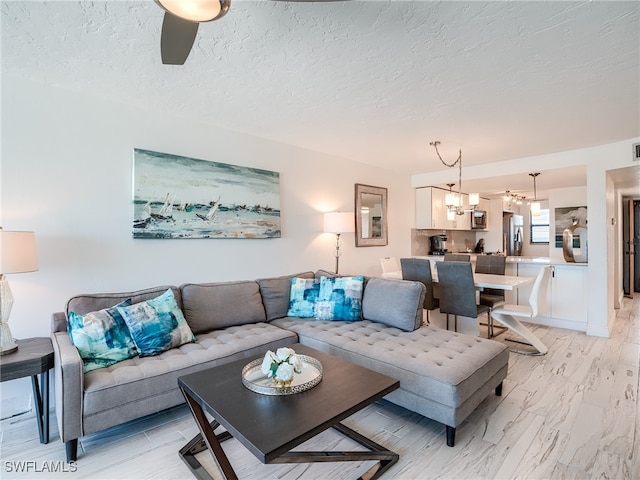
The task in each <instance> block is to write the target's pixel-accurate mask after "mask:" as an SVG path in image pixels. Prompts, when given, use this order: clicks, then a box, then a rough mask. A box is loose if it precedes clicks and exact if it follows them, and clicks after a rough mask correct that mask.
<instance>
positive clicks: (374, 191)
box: [355, 183, 388, 247]
mask: <svg viewBox="0 0 640 480" xmlns="http://www.w3.org/2000/svg"><path fill="white" fill-rule="evenodd" d="M355 210H356V247H376V246H382V245H386V244H387V242H388V236H387V189H386V188H383V187H372V186H371V185H362V184H360V183H356V208H355Z"/></svg>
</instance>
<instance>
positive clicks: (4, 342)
mask: <svg viewBox="0 0 640 480" xmlns="http://www.w3.org/2000/svg"><path fill="white" fill-rule="evenodd" d="M36 270H38V260H37V257H36V239H35V235H34V234H33V232H9V231H6V230H2V227H0V355H5V354H7V353H11V352H15V351H16V350H17V349H18V345H16V342H15V341H14V340H13V336H12V335H11V330H10V329H9V314H10V313H11V307H12V306H13V295H12V293H11V289H10V288H9V282H8V281H7V278H6V277H5V274H8V273H25V272H34V271H36Z"/></svg>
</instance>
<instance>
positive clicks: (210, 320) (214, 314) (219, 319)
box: [180, 281, 266, 335]
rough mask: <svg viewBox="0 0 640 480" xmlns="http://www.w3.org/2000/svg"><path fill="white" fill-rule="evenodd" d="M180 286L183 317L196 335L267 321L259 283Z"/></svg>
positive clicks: (190, 284)
mask: <svg viewBox="0 0 640 480" xmlns="http://www.w3.org/2000/svg"><path fill="white" fill-rule="evenodd" d="M180 289H181V291H182V302H183V305H184V316H185V318H186V319H187V323H188V324H189V326H190V327H191V330H192V331H193V333H195V334H196V335H197V334H199V333H205V332H210V331H211V330H215V329H218V328H226V327H231V326H233V325H245V324H248V323H258V322H264V321H265V320H266V316H265V313H264V306H263V305H262V297H261V295H260V289H259V286H258V283H257V282H253V281H246V282H222V283H188V284H185V285H182V286H181V287H180Z"/></svg>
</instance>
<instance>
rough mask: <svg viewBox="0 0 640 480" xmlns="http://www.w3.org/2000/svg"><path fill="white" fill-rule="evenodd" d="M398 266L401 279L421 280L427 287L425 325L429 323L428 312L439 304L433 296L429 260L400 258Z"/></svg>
mask: <svg viewBox="0 0 640 480" xmlns="http://www.w3.org/2000/svg"><path fill="white" fill-rule="evenodd" d="M400 268H401V270H402V279H403V280H413V281H416V282H421V283H422V284H424V286H425V287H426V289H427V293H426V295H425V296H424V304H423V308H425V309H426V310H427V325H429V312H430V311H431V310H435V309H436V308H438V307H439V306H440V300H438V298H437V297H435V296H434V292H433V289H434V285H433V278H432V276H431V262H430V261H429V260H428V259H426V258H401V259H400Z"/></svg>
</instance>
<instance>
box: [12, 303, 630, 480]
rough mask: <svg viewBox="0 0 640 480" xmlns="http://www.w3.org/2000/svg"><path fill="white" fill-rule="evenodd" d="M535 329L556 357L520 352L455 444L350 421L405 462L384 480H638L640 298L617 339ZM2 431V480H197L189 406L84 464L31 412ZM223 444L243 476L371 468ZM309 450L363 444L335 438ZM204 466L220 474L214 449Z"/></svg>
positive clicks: (115, 438)
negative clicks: (287, 460) (272, 457)
mask: <svg viewBox="0 0 640 480" xmlns="http://www.w3.org/2000/svg"><path fill="white" fill-rule="evenodd" d="M530 327H531V329H532V330H534V331H535V332H536V334H537V335H538V336H539V337H540V338H541V339H542V340H543V341H544V342H545V344H546V345H547V346H548V347H549V353H548V354H547V355H545V356H524V355H519V354H516V353H512V354H511V357H510V362H509V374H508V377H507V379H506V380H505V382H504V389H503V395H502V397H496V396H494V395H490V396H489V397H488V398H487V399H486V400H485V401H484V402H483V403H482V404H481V405H480V406H479V407H478V408H477V409H476V411H475V412H473V413H472V414H471V416H470V417H469V418H468V419H467V420H466V421H465V422H464V423H463V424H462V425H461V426H460V427H459V428H458V432H457V437H456V446H455V447H453V448H449V447H447V446H446V445H445V441H444V427H443V426H442V425H440V424H439V423H437V422H434V421H431V420H428V419H426V418H424V417H422V416H420V415H417V414H415V413H412V412H410V411H408V410H405V409H403V408H400V407H397V406H395V405H393V404H390V403H388V402H384V401H382V402H378V403H376V404H374V405H371V406H369V407H367V408H365V409H364V410H362V411H361V412H359V413H357V414H356V415H353V416H352V417H350V418H349V419H347V420H346V421H345V423H346V424H347V425H348V426H350V427H352V428H354V429H355V430H358V431H360V432H361V433H363V434H364V435H366V436H369V437H371V438H372V439H374V440H375V441H376V442H378V443H380V444H382V445H384V446H387V447H389V448H390V449H391V450H394V451H396V452H398V453H399V454H400V461H399V462H398V463H397V464H396V465H394V466H393V468H391V469H390V470H389V471H388V472H387V473H386V474H385V475H384V476H383V478H386V479H596V478H597V479H638V480H640V402H639V401H638V395H639V390H638V389H639V386H638V378H639V369H640V295H636V298H635V299H634V300H629V299H625V300H624V303H623V306H622V308H621V309H620V310H619V311H618V313H617V318H616V320H615V324H614V328H613V332H612V335H611V338H608V339H605V338H598V337H588V336H586V335H584V334H581V333H579V332H574V331H569V330H563V329H557V328H548V327H541V326H535V325H531V326H530ZM504 336H505V335H504V334H503V335H501V336H500V337H497V338H498V340H500V341H504V340H503V338H502V337H504ZM0 428H1V436H2V438H1V441H0V457H1V469H0V478H2V479H13V478H17V479H28V478H40V479H44V478H47V479H49V478H73V479H84V478H91V479H104V480H107V479H113V480H124V479H134V478H135V479H147V478H148V479H191V478H194V477H192V476H191V473H190V472H189V471H188V469H187V468H186V466H185V465H184V464H183V463H182V461H181V460H180V458H179V457H178V453H177V452H178V450H179V449H180V448H181V447H182V446H183V445H184V444H185V443H186V442H187V440H189V439H191V438H192V437H193V436H194V435H195V434H196V427H195V424H194V421H193V420H192V418H191V415H190V413H189V411H188V409H187V408H186V407H185V406H181V407H176V408H173V409H170V410H167V411H164V412H161V413H158V414H156V415H151V416H149V417H145V418H143V419H139V420H137V421H134V422H130V423H128V424H126V425H123V426H119V427H114V428H111V429H108V430H106V431H103V432H99V433H96V434H93V435H88V436H87V437H85V438H83V439H81V442H80V448H81V450H80V454H81V456H80V458H79V460H78V461H77V463H76V464H75V465H69V464H66V463H65V462H64V459H65V451H64V445H63V444H62V443H61V442H60V439H59V435H58V431H57V428H56V426H55V422H54V423H52V425H51V441H50V443H49V444H47V445H42V444H40V443H39V442H38V435H37V430H36V425H35V421H34V418H33V417H32V416H29V415H22V416H19V417H14V418H11V419H6V420H4V421H2V422H0ZM224 448H225V450H226V451H227V454H228V456H229V458H230V460H231V463H232V465H234V468H235V469H236V472H237V473H238V475H239V477H240V478H246V479H256V480H258V479H260V480H261V479H282V480H293V479H351V478H357V477H358V476H360V475H363V474H364V473H365V472H366V471H367V470H368V469H369V468H370V467H371V466H372V464H371V463H369V464H367V463H363V464H360V463H355V464H349V463H327V464H313V465H309V464H298V465H295V464H294V465H262V464H261V463H260V462H259V461H258V460H257V459H256V458H255V457H253V456H252V455H251V454H250V453H249V452H248V451H247V450H245V449H244V447H242V446H241V445H240V444H239V443H238V442H236V441H235V440H229V441H227V442H225V443H224ZM303 448H308V449H335V450H338V449H352V448H355V447H354V446H352V444H351V441H350V440H348V439H345V438H343V437H342V436H341V435H339V434H338V433H337V432H334V431H328V432H325V433H323V434H321V435H319V436H318V437H316V438H314V439H312V440H310V441H309V442H307V443H306V444H304V446H301V447H300V449H303ZM199 458H200V461H201V462H202V463H203V464H205V466H206V468H207V469H208V470H209V471H210V472H211V473H212V474H213V476H214V478H221V476H220V474H219V473H218V472H217V470H216V468H215V466H214V464H213V460H212V459H211V457H210V455H209V454H208V453H207V452H203V453H201V454H199ZM25 462H31V463H25ZM51 470H58V471H57V472H56V471H53V472H52V471H51ZM60 470H63V471H60ZM72 470H73V471H72Z"/></svg>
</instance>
